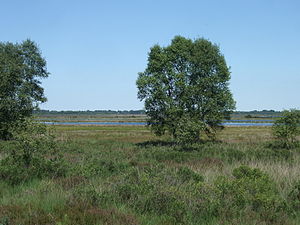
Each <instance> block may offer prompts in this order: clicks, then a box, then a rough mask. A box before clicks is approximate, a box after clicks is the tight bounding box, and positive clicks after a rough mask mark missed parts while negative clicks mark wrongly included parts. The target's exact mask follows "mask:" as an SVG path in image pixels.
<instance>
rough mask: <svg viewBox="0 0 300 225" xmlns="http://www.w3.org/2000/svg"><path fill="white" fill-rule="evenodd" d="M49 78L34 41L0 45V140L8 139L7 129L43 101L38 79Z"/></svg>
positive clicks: (42, 91) (0, 43)
mask: <svg viewBox="0 0 300 225" xmlns="http://www.w3.org/2000/svg"><path fill="white" fill-rule="evenodd" d="M48 75H49V73H48V72H47V69H46V61H45V59H44V58H43V57H42V56H41V52H40V50H39V48H38V46H37V45H36V44H35V43H34V42H33V41H31V40H25V41H23V42H22V43H16V44H14V43H10V42H6V43H3V42H0V139H8V138H9V137H10V132H9V128H10V127H11V126H13V124H14V123H16V122H17V121H20V120H23V119H24V118H26V117H28V116H30V115H31V114H32V112H33V110H34V109H36V108H37V106H38V104H39V103H42V102H45V101H46V98H45V96H44V89H43V88H42V87H41V85H40V84H41V81H40V78H46V77H48Z"/></svg>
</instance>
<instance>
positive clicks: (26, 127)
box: [0, 120, 66, 185]
mask: <svg viewBox="0 0 300 225" xmlns="http://www.w3.org/2000/svg"><path fill="white" fill-rule="evenodd" d="M12 134H13V139H14V140H13V142H12V149H11V150H10V151H9V153H8V156H7V157H5V158H4V159H2V160H1V161H0V177H1V178H2V179H4V180H5V181H7V182H8V183H10V184H13V185H15V184H19V183H22V182H26V181H28V180H31V179H33V178H42V177H58V176H64V175H65V174H66V164H65V163H64V160H63V159H62V156H61V155H60V154H59V153H58V150H57V146H56V145H55V141H54V136H53V135H52V133H51V131H50V130H49V129H48V128H47V127H46V126H45V125H43V124H38V123H35V122H33V121H32V120H26V121H25V122H23V123H21V124H19V125H18V127H17V128H14V130H13V131H12Z"/></svg>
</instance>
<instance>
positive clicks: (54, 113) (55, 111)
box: [33, 109, 145, 115]
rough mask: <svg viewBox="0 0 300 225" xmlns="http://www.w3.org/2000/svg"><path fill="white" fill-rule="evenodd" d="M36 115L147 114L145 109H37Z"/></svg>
mask: <svg viewBox="0 0 300 225" xmlns="http://www.w3.org/2000/svg"><path fill="white" fill-rule="evenodd" d="M33 113H34V114H36V115H49V114H51V115H58V114H59V115H74V114H76V115H78V114H79V115H96V114H123V115H124V114H145V110H93V111H91V110H86V111H72V110H67V111H64V110H62V111H57V110H44V109H41V110H35V111H34V112H33Z"/></svg>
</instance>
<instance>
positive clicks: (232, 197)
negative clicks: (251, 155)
mask: <svg viewBox="0 0 300 225" xmlns="http://www.w3.org/2000/svg"><path fill="white" fill-rule="evenodd" d="M232 175H233V176H234V179H229V178H225V177H220V178H219V179H218V180H217V181H216V183H215V185H216V191H217V193H219V197H220V199H221V202H220V207H221V208H220V210H221V211H223V212H226V215H230V214H231V216H234V215H235V216H236V215H240V214H241V212H243V210H244V211H245V210H250V211H253V212H255V213H256V214H257V215H258V216H259V218H260V219H262V220H265V221H267V222H270V221H274V220H277V219H280V216H281V214H282V213H288V212H286V211H285V207H286V202H285V201H284V200H283V199H282V197H281V196H280V195H279V193H278V191H277V189H276V186H275V184H274V182H273V181H272V180H271V179H270V178H269V176H268V175H267V174H265V173H263V172H262V171H261V170H259V169H252V168H249V167H247V166H241V167H239V168H236V169H234V170H233V173H232ZM228 212H230V213H228Z"/></svg>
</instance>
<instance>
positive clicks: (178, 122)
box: [136, 36, 235, 143]
mask: <svg viewBox="0 0 300 225" xmlns="http://www.w3.org/2000/svg"><path fill="white" fill-rule="evenodd" d="M229 79H230V72H229V69H228V67H227V65H226V62H225V58H224V57H223V55H222V54H221V53H220V50H219V47H218V46H217V45H214V44H212V43H211V42H210V41H208V40H205V39H196V40H194V41H192V40H190V39H186V38H184V37H180V36H176V37H175V38H174V39H173V40H172V43H171V45H169V46H167V47H160V46H159V45H155V46H154V47H152V48H151V50H150V53H149V57H148V66H147V68H146V70H145V71H144V72H142V73H139V77H138V79H137V82H136V84H137V87H138V98H139V99H140V100H145V110H146V114H147V116H148V118H149V119H148V125H149V126H150V127H151V129H152V130H153V131H154V133H155V134H157V135H162V134H164V133H165V132H166V131H168V132H169V133H170V134H171V135H173V137H174V138H175V139H178V140H179V142H181V143H184V142H195V141H198V140H199V135H200V133H205V134H207V135H208V136H209V137H210V138H214V136H215V135H214V134H215V132H216V130H217V129H218V128H221V126H220V123H221V121H222V119H224V118H229V115H230V112H231V111H232V110H233V109H234V108H235V102H234V101H233V98H232V95H231V93H230V90H229V88H228V81H229Z"/></svg>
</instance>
